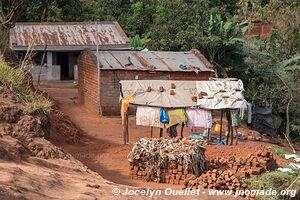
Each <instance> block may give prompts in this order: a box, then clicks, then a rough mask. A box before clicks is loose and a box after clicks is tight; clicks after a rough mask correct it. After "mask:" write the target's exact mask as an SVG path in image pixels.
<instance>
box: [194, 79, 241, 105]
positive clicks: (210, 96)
mask: <svg viewBox="0 0 300 200" xmlns="http://www.w3.org/2000/svg"><path fill="white" fill-rule="evenodd" d="M196 85H197V86H196V88H197V92H198V94H199V93H200V94H202V95H201V97H200V98H198V100H197V105H198V106H199V107H201V108H205V109H225V108H231V109H237V108H241V107H246V103H247V102H246V101H245V99H244V95H243V93H242V92H243V91H244V85H243V82H242V81H241V80H237V81H228V80H223V81H222V80H218V81H197V82H196Z"/></svg>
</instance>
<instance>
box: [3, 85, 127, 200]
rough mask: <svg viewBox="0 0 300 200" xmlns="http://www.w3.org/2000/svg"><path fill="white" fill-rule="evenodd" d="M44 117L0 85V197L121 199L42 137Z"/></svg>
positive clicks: (107, 184)
mask: <svg viewBox="0 0 300 200" xmlns="http://www.w3.org/2000/svg"><path fill="white" fill-rule="evenodd" d="M49 123H50V122H49V119H48V117H47V116H46V115H43V114H37V113H34V112H32V111H31V110H30V109H29V108H28V107H27V106H26V105H24V104H22V103H20V102H18V100H17V99H16V98H15V97H14V95H12V94H11V93H10V92H9V91H8V90H6V89H4V88H2V87H0V177H1V178H0V199H1V200H6V199H7V200H8V199H9V200H13V199H119V198H120V199H121V197H119V198H118V197H117V196H114V197H112V195H111V190H112V188H114V187H119V188H124V187H123V186H120V185H116V184H113V183H110V182H108V181H106V180H104V179H103V178H102V177H101V176H100V175H99V174H97V173H96V172H93V171H91V170H89V169H88V168H87V167H86V166H84V165H83V164H82V163H81V162H79V161H78V160H76V159H74V158H73V157H72V156H71V155H70V154H68V153H65V152H64V151H63V150H62V149H60V148H58V147H56V146H54V145H52V144H51V143H50V142H49V141H47V140H45V139H44V138H43V137H44V136H45V135H46V134H48V133H47V132H48V131H49Z"/></svg>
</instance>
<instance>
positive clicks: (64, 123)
mask: <svg viewBox="0 0 300 200" xmlns="http://www.w3.org/2000/svg"><path fill="white" fill-rule="evenodd" d="M50 118H51V123H52V130H54V131H52V133H54V134H55V135H52V136H51V137H52V139H53V138H55V137H56V140H58V139H59V140H65V141H66V142H67V143H78V142H80V140H81V138H82V134H83V133H82V131H81V130H80V128H79V127H77V126H76V125H75V124H74V123H73V122H72V121H71V119H70V118H69V117H68V116H67V115H65V113H63V112H62V111H60V110H58V109H57V107H54V108H53V111H52V112H51V114H50Z"/></svg>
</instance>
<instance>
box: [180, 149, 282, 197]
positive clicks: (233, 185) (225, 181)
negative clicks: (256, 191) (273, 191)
mask: <svg viewBox="0 0 300 200" xmlns="http://www.w3.org/2000/svg"><path fill="white" fill-rule="evenodd" d="M276 167H277V164H276V160H275V158H274V156H273V154H272V152H270V151H269V150H267V151H264V150H263V151H259V152H257V153H255V154H249V155H248V156H247V157H245V158H235V157H234V156H229V158H228V159H226V158H215V159H209V160H208V168H209V170H208V171H206V172H205V173H203V174H201V176H199V177H198V178H195V179H187V180H186V181H185V186H186V187H188V188H194V189H198V188H202V187H204V188H208V189H217V190H233V191H234V190H236V189H239V190H243V189H246V188H247V184H245V183H243V182H242V181H241V180H240V178H244V177H250V176H253V175H260V174H261V173H263V172H265V171H270V170H274V169H275V168H276Z"/></svg>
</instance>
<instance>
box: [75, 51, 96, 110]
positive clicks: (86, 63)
mask: <svg viewBox="0 0 300 200" xmlns="http://www.w3.org/2000/svg"><path fill="white" fill-rule="evenodd" d="M97 74H98V73H97V65H96V63H95V61H94V59H93V57H91V55H90V54H88V53H82V54H81V55H80V58H79V63H78V93H79V102H80V103H83V104H85V105H86V106H87V107H88V108H89V109H90V110H91V111H93V112H95V113H97V114H99V100H98V99H99V97H98V76H97Z"/></svg>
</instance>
